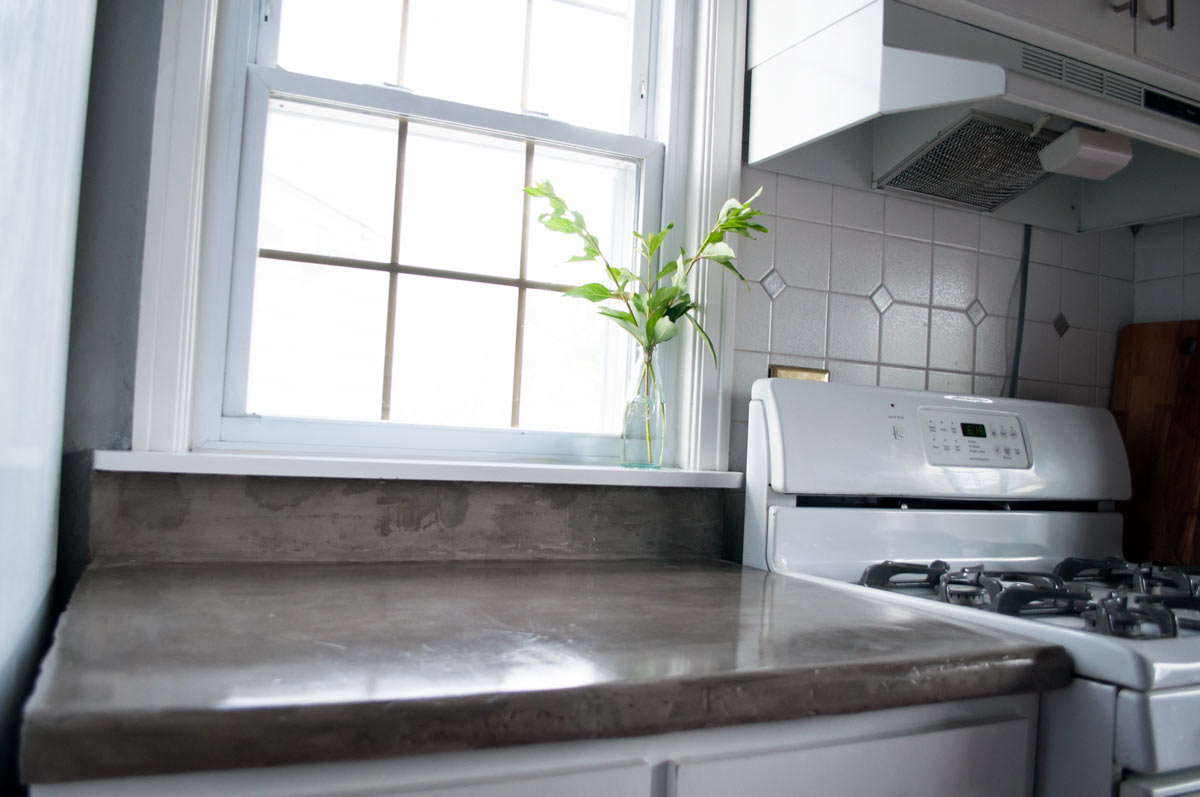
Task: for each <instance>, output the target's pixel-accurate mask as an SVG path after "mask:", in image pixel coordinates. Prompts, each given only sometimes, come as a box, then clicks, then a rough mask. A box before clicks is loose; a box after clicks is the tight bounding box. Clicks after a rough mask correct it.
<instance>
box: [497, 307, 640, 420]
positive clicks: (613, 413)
mask: <svg viewBox="0 0 1200 797" xmlns="http://www.w3.org/2000/svg"><path fill="white" fill-rule="evenodd" d="M525 302H526V304H525V357H524V359H523V361H522V371H521V423H520V426H521V428H522V429H544V430H547V431H562V432H590V433H595V434H618V433H619V432H620V428H621V411H622V408H623V403H624V395H623V393H624V390H625V384H624V383H625V364H626V361H627V358H628V356H629V351H630V345H629V340H630V337H629V334H628V333H627V332H625V330H623V329H621V328H620V327H618V326H617V325H616V324H614V323H613V322H611V321H609V320H608V319H606V318H604V317H603V316H601V315H600V314H598V313H597V312H596V305H594V304H592V303H591V302H587V301H584V300H582V299H570V298H567V297H565V296H562V295H561V294H557V293H553V292H550V291H534V290H531V291H529V292H528V293H527V294H526V299H525Z"/></svg>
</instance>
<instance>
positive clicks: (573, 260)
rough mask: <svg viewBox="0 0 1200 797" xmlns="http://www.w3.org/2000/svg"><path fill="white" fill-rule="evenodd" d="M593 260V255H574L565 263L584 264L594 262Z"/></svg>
mask: <svg viewBox="0 0 1200 797" xmlns="http://www.w3.org/2000/svg"><path fill="white" fill-rule="evenodd" d="M595 259H596V256H595V255H575V256H574V257H572V258H571V259H570V260H568V261H567V262H568V263H583V262H586V261H589V260H595Z"/></svg>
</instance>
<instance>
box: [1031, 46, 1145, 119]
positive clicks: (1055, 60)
mask: <svg viewBox="0 0 1200 797" xmlns="http://www.w3.org/2000/svg"><path fill="white" fill-rule="evenodd" d="M1021 68H1022V69H1023V70H1025V71H1026V72H1029V73H1031V74H1034V75H1038V76H1039V77H1043V78H1046V79H1048V80H1053V81H1055V82H1058V83H1064V84H1066V85H1068V86H1071V87H1072V88H1076V89H1079V90H1080V91H1086V92H1088V93H1089V94H1095V95H1097V96H1100V97H1107V98H1108V99H1110V100H1116V101H1117V102H1124V103H1128V104H1129V105H1136V106H1137V107H1139V108H1140V107H1142V84H1140V83H1138V82H1137V81H1134V80H1130V79H1129V78H1125V77H1121V76H1120V75H1116V74H1113V73H1112V72H1109V71H1107V70H1105V69H1100V68H1099V67H1096V66H1092V65H1091V64H1086V63H1084V62H1083V61H1076V60H1075V59H1074V58H1067V57H1065V56H1062V55H1059V54H1058V53H1052V52H1050V51H1048V50H1042V49H1039V48H1037V47H1029V46H1024V47H1022V48H1021Z"/></svg>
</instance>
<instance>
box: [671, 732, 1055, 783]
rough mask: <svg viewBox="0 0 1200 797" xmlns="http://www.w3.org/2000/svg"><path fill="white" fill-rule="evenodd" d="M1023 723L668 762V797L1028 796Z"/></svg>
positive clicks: (1026, 743)
mask: <svg viewBox="0 0 1200 797" xmlns="http://www.w3.org/2000/svg"><path fill="white" fill-rule="evenodd" d="M1030 731H1031V729H1030V728H1029V727H1028V725H1027V723H1025V722H1023V721H1022V720H1018V719H1014V720H1010V721H1008V722H995V723H989V724H985V725H975V726H969V727H964V728H946V729H943V730H938V731H927V732H924V733H912V734H909V735H907V736H898V737H890V738H880V739H864V740H862V741H856V742H843V743H835V744H832V745H827V746H815V747H804V748H799V749H793V750H776V751H772V752H765V753H749V754H743V755H734V756H715V757H711V758H696V759H687V760H683V761H676V762H672V765H671V768H670V769H669V770H668V781H667V782H668V795H669V796H670V797H729V795H735V794H746V795H754V796H755V797H785V795H786V797H796V796H797V795H807V794H811V795H823V796H824V797H834V795H847V797H849V795H902V794H903V795H925V796H928V795H959V794H971V795H978V796H979V797H992V795H995V797H1011V795H1014V794H1028V793H1029V783H1030V775H1031V773H1030V771H1029V767H1028V761H1027V758H1026V755H1025V752H1026V750H1027V749H1028V744H1029V741H1030V736H1029V735H1030Z"/></svg>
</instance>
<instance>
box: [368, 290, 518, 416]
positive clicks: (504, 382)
mask: <svg viewBox="0 0 1200 797" xmlns="http://www.w3.org/2000/svg"><path fill="white" fill-rule="evenodd" d="M397 299H398V300H397V302H396V354H395V360H394V364H393V366H392V417H391V420H393V421H399V422H401V423H420V424H438V425H445V426H477V427H508V426H509V425H510V424H511V422H512V383H513V351H514V347H515V345H516V323H517V321H516V319H517V289H516V288H506V287H501V286H496V285H482V284H479V283H472V282H463V281H461V280H446V279H436V278H430V277H413V276H407V275H401V276H400V278H399V290H398V292H397Z"/></svg>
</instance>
